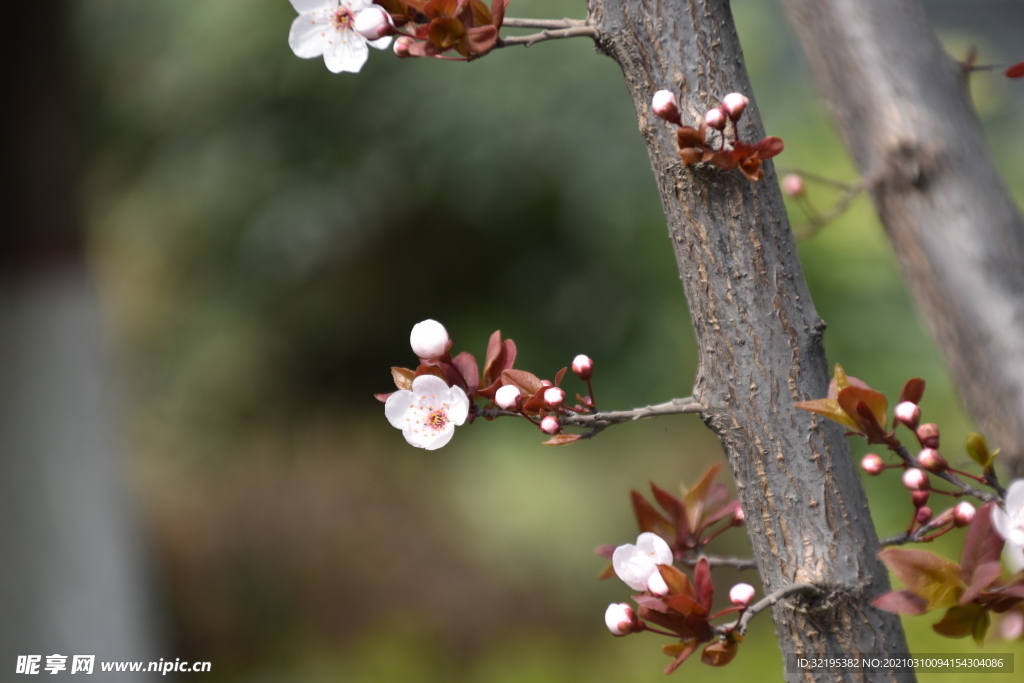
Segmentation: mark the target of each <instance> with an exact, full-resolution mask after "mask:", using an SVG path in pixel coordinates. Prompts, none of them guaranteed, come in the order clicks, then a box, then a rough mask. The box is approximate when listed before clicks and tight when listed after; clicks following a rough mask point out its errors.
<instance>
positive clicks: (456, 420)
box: [448, 387, 469, 425]
mask: <svg viewBox="0 0 1024 683" xmlns="http://www.w3.org/2000/svg"><path fill="white" fill-rule="evenodd" d="M468 415H469V398H468V397H467V396H466V392H465V391H463V390H462V388H461V387H452V388H451V400H450V401H448V419H449V420H451V422H452V424H453V425H461V424H462V423H463V422H465V421H466V417H467V416H468Z"/></svg>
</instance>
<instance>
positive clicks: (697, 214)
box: [588, 0, 914, 681]
mask: <svg viewBox="0 0 1024 683" xmlns="http://www.w3.org/2000/svg"><path fill="white" fill-rule="evenodd" d="M588 7H589V10H590V21H591V22H592V23H593V25H594V26H595V27H596V29H597V31H598V37H597V43H598V47H599V49H600V50H601V51H603V52H605V53H606V54H608V55H609V56H611V57H612V58H613V59H615V60H616V61H617V62H618V63H619V65H620V66H621V67H622V70H623V73H624V75H625V78H626V83H627V86H628V87H629V91H630V94H631V95H632V97H633V101H634V103H635V106H636V110H637V114H638V117H639V125H640V132H641V134H642V135H643V137H644V139H645V141H646V142H647V148H648V152H649V154H650V157H651V163H652V165H653V167H654V173H655V176H656V178H657V182H658V187H659V190H660V192H661V199H662V204H663V208H664V210H665V215H666V218H667V221H668V228H669V235H670V237H671V240H672V245H673V247H674V249H675V253H676V259H677V262H678V264H679V271H680V275H681V278H682V280H683V284H684V289H685V291H686V296H687V300H688V301H689V305H690V311H691V316H692V318H693V325H694V329H695V330H696V335H697V341H698V347H699V349H700V368H699V371H698V374H697V379H696V386H695V389H694V397H695V398H697V399H698V400H699V401H700V403H702V404H703V406H704V410H703V413H702V417H703V418H704V421H705V422H706V423H707V424H708V426H710V427H711V428H712V429H713V430H714V431H715V433H716V434H717V435H718V436H719V438H720V439H721V441H722V444H723V446H724V448H725V452H726V455H727V456H728V459H729V463H730V465H731V467H732V472H733V475H734V476H735V478H736V483H737V486H738V489H739V494H740V500H741V503H742V505H743V509H744V512H745V513H746V515H747V527H748V532H749V535H750V539H751V543H752V544H753V547H754V555H755V557H756V559H757V563H758V567H759V569H760V572H761V576H762V578H763V579H764V582H765V591H766V592H768V591H773V590H776V589H779V588H781V587H783V586H786V585H788V584H790V583H793V582H813V583H816V584H819V585H822V586H824V587H826V589H827V592H826V593H825V595H824V596H822V597H818V598H794V599H793V600H789V601H785V602H782V603H779V604H778V605H776V606H775V607H774V608H773V616H774V619H775V624H776V630H777V632H778V637H779V643H780V645H781V648H782V651H783V652H784V653H808V654H813V653H824V652H833V653H838V652H851V653H852V652H886V653H899V652H906V649H907V645H906V641H905V638H904V635H903V632H902V629H901V627H900V623H899V620H898V619H897V618H896V617H895V616H893V615H891V614H887V613H883V612H879V611H878V610H875V609H874V608H872V607H871V606H870V605H869V602H870V600H871V599H872V598H874V597H876V596H877V595H879V594H880V593H882V592H884V591H887V590H888V589H889V582H888V577H887V574H886V571H885V569H884V567H883V566H882V564H881V563H880V562H879V560H878V559H877V557H876V553H877V551H878V539H877V536H876V535H875V531H874V528H873V526H872V522H871V517H870V514H869V513H868V509H867V504H866V500H865V497H864V492H863V489H862V487H861V483H860V479H859V478H858V475H857V472H856V469H855V466H854V463H853V462H852V459H851V457H850V451H849V447H848V445H847V443H846V441H845V438H844V437H843V434H842V430H841V429H840V428H839V427H838V426H836V425H833V424H831V423H825V422H822V421H819V420H817V419H815V418H814V417H813V416H812V415H810V414H809V413H806V412H803V411H800V410H797V409H796V408H794V406H793V404H794V403H795V402H797V401H801V400H806V399H810V398H820V397H822V396H824V395H825V393H826V391H827V386H828V381H829V372H828V367H827V362H826V359H825V353H824V349H823V347H822V334H823V332H824V329H825V325H824V323H823V322H822V321H821V320H820V318H819V317H818V315H817V313H816V312H815V309H814V305H813V304H812V302H811V298H810V295H809V293H808V291H807V285H806V283H805V281H804V277H803V272H802V270H801V267H800V263H799V261H798V258H797V253H796V249H795V247H794V242H793V236H792V233H791V230H790V226H789V222H788V220H787V218H786V213H785V209H784V207H783V202H782V197H781V194H780V191H779V187H778V183H777V181H776V176H775V174H774V171H773V170H772V168H771V167H770V164H769V168H768V169H767V175H766V177H765V179H764V180H763V181H762V182H760V183H757V184H752V183H750V182H749V181H747V180H746V179H745V178H743V176H741V175H740V174H739V173H738V172H735V171H734V172H723V171H720V170H718V169H715V168H710V167H684V166H682V165H681V164H680V160H679V157H678V154H677V147H676V142H675V137H674V129H673V128H672V127H671V126H670V125H669V124H666V123H664V122H663V121H661V120H660V119H658V118H657V117H655V116H654V115H653V114H651V113H650V111H649V103H650V101H651V96H652V95H653V94H654V92H655V91H657V90H659V89H662V88H667V89H670V90H672V91H674V92H675V93H677V95H680V108H681V110H682V111H683V118H684V122H687V123H691V124H695V123H696V122H697V121H698V120H699V117H700V116H702V115H703V112H704V111H706V110H707V109H708V108H709V107H710V106H713V105H715V104H717V103H718V102H719V100H720V98H721V97H723V96H724V95H726V94H727V93H729V92H732V91H738V92H743V93H745V94H748V95H750V94H751V88H750V83H749V80H748V78H747V73H746V70H745V67H744V63H743V55H742V51H741V49H740V45H739V41H738V39H737V36H736V31H735V28H734V26H733V22H732V16H731V13H730V10H729V7H728V3H727V2H726V0H645V1H644V2H637V1H636V0H589V2H588ZM741 129H742V134H743V137H744V139H746V140H748V141H754V140H757V139H760V138H761V137H762V136H763V134H764V132H763V130H762V128H761V123H760V118H759V116H758V114H757V110H756V106H753V104H752V106H751V107H750V108H748V110H747V114H746V115H745V116H744V118H743V120H742V121H741ZM786 676H787V680H789V681H797V680H837V679H838V680H900V681H910V680H914V675H913V673H909V672H889V671H886V672H876V673H874V674H870V675H863V674H858V675H853V674H850V675H849V676H843V675H840V674H835V673H831V674H817V675H812V674H809V673H787V674H786Z"/></svg>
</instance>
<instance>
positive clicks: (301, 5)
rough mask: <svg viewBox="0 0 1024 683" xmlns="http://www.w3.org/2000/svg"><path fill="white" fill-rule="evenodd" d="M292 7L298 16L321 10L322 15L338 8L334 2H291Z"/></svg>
mask: <svg viewBox="0 0 1024 683" xmlns="http://www.w3.org/2000/svg"><path fill="white" fill-rule="evenodd" d="M291 3H292V7H294V8H295V11H296V12H298V13H299V14H302V13H303V12H313V11H316V10H322V11H323V12H324V13H327V12H329V11H330V10H331V9H333V8H335V7H337V6H338V3H337V2H336V1H335V0H291Z"/></svg>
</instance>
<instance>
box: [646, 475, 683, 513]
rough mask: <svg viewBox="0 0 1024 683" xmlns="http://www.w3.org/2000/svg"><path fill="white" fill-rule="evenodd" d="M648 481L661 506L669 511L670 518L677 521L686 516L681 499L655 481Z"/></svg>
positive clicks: (655, 498)
mask: <svg viewBox="0 0 1024 683" xmlns="http://www.w3.org/2000/svg"><path fill="white" fill-rule="evenodd" d="M648 483H649V484H650V485H651V493H653V494H654V500H655V501H656V502H657V503H658V505H660V506H661V509H662V510H664V511H665V512H667V513H668V516H669V519H671V520H672V521H673V522H675V521H676V520H678V519H679V518H680V517H683V516H684V515H683V502H682V501H681V500H679V499H678V498H676V497H675V496H673V495H672V494H671V493H669V492H668V491H666V490H665V489H663V488H661V487H659V486H658V485H657V484H655V483H654V482H653V481H652V482H648Z"/></svg>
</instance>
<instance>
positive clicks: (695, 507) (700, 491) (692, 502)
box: [683, 462, 722, 530]
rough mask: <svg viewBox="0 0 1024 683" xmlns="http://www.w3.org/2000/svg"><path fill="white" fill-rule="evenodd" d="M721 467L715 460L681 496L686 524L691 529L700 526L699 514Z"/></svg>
mask: <svg viewBox="0 0 1024 683" xmlns="http://www.w3.org/2000/svg"><path fill="white" fill-rule="evenodd" d="M721 469H722V463H718V462H716V463H715V464H714V465H712V466H711V467H709V468H708V469H707V471H706V472H704V474H702V475H701V477H700V479H699V480H698V481H697V483H696V484H694V485H693V488H691V489H690V490H689V491H687V492H686V494H685V495H684V496H683V506H684V507H685V508H686V524H687V526H689V527H690V529H691V530H695V529H697V527H698V526H700V518H701V515H703V514H704V506H705V505H706V504H707V499H708V494H709V493H710V491H711V484H712V483H713V482H714V480H715V477H717V476H718V473H719V471H721Z"/></svg>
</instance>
